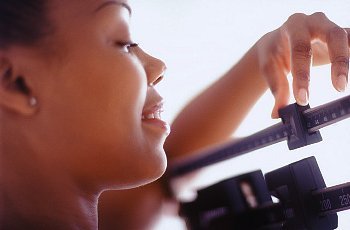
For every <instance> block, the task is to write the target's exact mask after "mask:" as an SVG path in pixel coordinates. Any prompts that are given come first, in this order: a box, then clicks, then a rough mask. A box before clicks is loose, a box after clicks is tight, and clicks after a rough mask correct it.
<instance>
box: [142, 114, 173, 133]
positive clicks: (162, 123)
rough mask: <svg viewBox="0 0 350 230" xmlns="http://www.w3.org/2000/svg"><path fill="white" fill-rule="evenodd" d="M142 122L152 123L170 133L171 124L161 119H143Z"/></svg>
mask: <svg viewBox="0 0 350 230" xmlns="http://www.w3.org/2000/svg"><path fill="white" fill-rule="evenodd" d="M142 123H144V124H148V125H152V126H154V127H156V128H159V129H161V130H163V131H164V132H165V133H166V134H167V135H168V134H169V133H170V125H169V124H168V123H166V122H165V121H163V120H160V119H156V118H154V119H142Z"/></svg>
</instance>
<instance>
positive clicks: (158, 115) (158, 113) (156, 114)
mask: <svg viewBox="0 0 350 230" xmlns="http://www.w3.org/2000/svg"><path fill="white" fill-rule="evenodd" d="M162 112H163V110H157V111H154V112H152V113H148V114H142V120H147V119H148V120H149V119H159V120H161V119H162V117H161V113H162Z"/></svg>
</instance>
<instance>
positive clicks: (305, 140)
mask: <svg viewBox="0 0 350 230" xmlns="http://www.w3.org/2000/svg"><path fill="white" fill-rule="evenodd" d="M280 116H281V118H282V122H279V123H277V124H275V125H273V126H270V127H268V128H266V129H264V130H261V131H259V132H257V133H255V134H252V135H250V136H247V137H244V138H241V139H238V140H235V141H233V142H230V143H228V144H226V145H225V146H221V147H220V148H218V149H211V150H209V151H208V152H207V153H201V155H200V156H199V157H196V156H195V157H194V158H191V159H190V158H187V159H185V161H180V162H177V163H175V164H173V165H172V166H170V167H169V171H168V176H169V177H177V176H181V175H183V174H186V173H189V172H191V171H194V170H197V169H199V168H202V167H205V166H208V165H211V164H214V163H218V162H220V161H224V160H227V159H229V158H233V157H237V156H240V155H242V154H245V153H248V152H251V151H254V150H257V149H260V148H263V147H266V146H269V145H272V144H275V143H278V142H281V141H284V140H287V141H288V147H289V149H295V148H299V147H303V146H306V145H309V144H313V143H316V142H319V141H321V140H322V138H321V136H320V134H319V132H318V130H319V129H321V128H323V127H325V126H328V125H331V124H333V123H335V122H338V121H341V120H343V119H346V118H348V117H350V96H347V97H344V98H341V99H338V100H335V101H332V102H329V103H327V104H324V105H321V106H318V107H315V108H310V107H309V106H298V105H296V104H292V105H289V106H287V107H286V108H283V109H281V110H280Z"/></svg>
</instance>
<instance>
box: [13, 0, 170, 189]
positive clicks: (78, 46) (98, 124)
mask: <svg viewBox="0 0 350 230" xmlns="http://www.w3.org/2000/svg"><path fill="white" fill-rule="evenodd" d="M49 17H50V20H51V22H52V23H53V25H54V26H53V28H54V31H53V33H52V34H51V35H50V36H49V38H48V40H49V43H48V44H50V45H49V48H48V50H46V51H45V52H47V53H49V55H48V56H49V58H45V59H44V58H43V59H40V60H39V59H35V58H34V59H32V58H30V59H28V60H25V58H24V57H26V56H30V55H26V54H27V53H28V54H30V53H31V52H32V51H31V50H30V49H25V50H24V49H23V50H22V49H21V48H18V50H19V51H18V52H22V53H23V54H24V55H22V59H23V63H25V64H23V65H25V68H28V69H31V71H29V72H28V73H27V75H28V76H29V77H33V78H34V77H35V79H37V80H35V82H34V83H33V85H31V93H32V94H33V95H34V96H36V98H37V101H38V105H37V106H38V110H37V112H36V113H35V114H34V115H33V119H31V122H32V123H30V124H29V123H28V126H27V128H29V129H31V137H32V138H31V139H32V140H33V141H32V142H31V144H32V147H31V148H32V149H33V151H34V152H37V153H39V155H40V157H41V158H43V159H45V160H43V161H45V162H46V163H47V164H48V165H50V167H49V168H50V170H56V171H57V172H60V171H61V172H65V173H64V175H65V176H66V175H68V176H70V177H72V178H74V179H77V181H79V183H81V184H82V185H84V186H85V187H90V188H89V189H96V188H97V187H100V186H102V188H126V187H133V186H137V185H141V184H144V183H147V182H150V181H152V180H154V179H156V178H158V177H159V176H161V174H162V173H163V172H164V170H165V167H166V159H165V153H164V150H163V143H164V141H165V138H166V136H167V135H168V132H169V129H168V125H167V124H166V123H165V122H164V121H162V120H161V118H160V113H161V110H162V103H163V99H162V98H161V96H160V95H159V94H158V93H157V92H156V90H155V88H154V86H155V85H156V84H157V83H158V82H159V80H160V79H161V78H162V77H163V74H164V71H165V65H164V63H163V62H161V61H160V60H158V59H156V58H154V57H152V56H149V55H148V54H146V53H145V52H144V51H143V50H142V49H141V48H140V47H138V46H136V45H134V44H133V43H134V41H133V40H132V36H131V34H130V22H129V21H130V17H131V11H130V8H129V6H128V3H127V2H126V1H122V0H120V1H103V0H86V1H78V0H74V1H72V0H54V1H52V3H51V4H50V7H49ZM16 49H17V48H16ZM45 52H44V53H45ZM46 57H47V56H46ZM19 62H20V61H19ZM43 63H45V64H43ZM25 68H23V69H25ZM23 75H24V74H23Z"/></svg>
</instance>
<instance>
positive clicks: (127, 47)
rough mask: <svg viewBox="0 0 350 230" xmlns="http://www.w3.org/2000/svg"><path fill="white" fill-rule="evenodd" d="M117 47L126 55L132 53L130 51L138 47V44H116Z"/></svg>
mask: <svg viewBox="0 0 350 230" xmlns="http://www.w3.org/2000/svg"><path fill="white" fill-rule="evenodd" d="M116 45H117V46H119V47H120V48H121V50H122V51H123V52H125V53H130V52H131V51H130V49H131V48H132V47H136V46H138V44H137V43H134V42H116Z"/></svg>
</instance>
